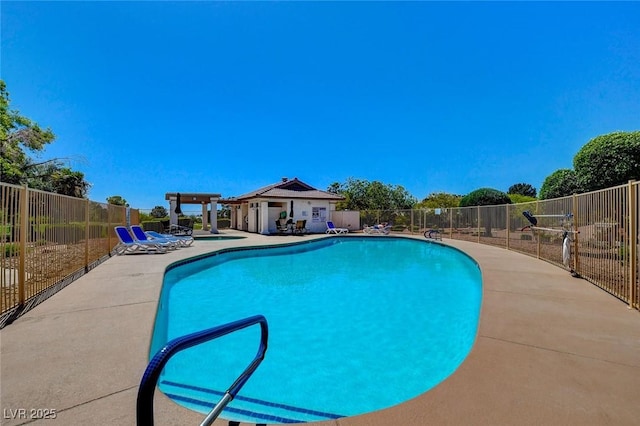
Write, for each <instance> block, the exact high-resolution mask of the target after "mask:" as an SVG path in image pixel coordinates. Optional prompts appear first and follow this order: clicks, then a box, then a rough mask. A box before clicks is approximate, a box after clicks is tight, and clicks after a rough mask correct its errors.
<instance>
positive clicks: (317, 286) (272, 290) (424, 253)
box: [151, 237, 482, 423]
mask: <svg viewBox="0 0 640 426" xmlns="http://www.w3.org/2000/svg"><path fill="white" fill-rule="evenodd" d="M481 294H482V289H481V276H480V270H479V268H478V266H477V264H476V263H475V262H474V261H473V260H472V259H470V258H469V257H467V256H466V255H465V254H463V253H461V252H459V251H457V250H455V249H452V248H450V247H446V246H443V245H441V244H437V243H432V242H428V241H422V240H414V239H407V238H394V237H388V238H370V237H329V238H325V239H321V240H316V241H310V242H305V243H299V244H289V245H286V246H280V247H267V248H257V247H256V248H249V249H247V248H244V249H225V250H223V251H221V252H219V253H217V254H216V255H213V256H210V257H206V258H202V259H199V260H197V261H191V262H188V263H182V264H180V265H178V266H175V265H174V266H173V267H170V268H169V269H168V271H167V272H166V274H165V279H164V285H163V289H162V295H161V298H160V304H159V307H158V313H157V317H156V324H155V329H154V335H153V342H152V348H151V354H152V355H153V354H155V352H156V351H157V350H159V349H160V348H161V347H162V345H164V344H165V343H166V342H167V341H168V340H170V339H173V338H175V337H178V336H182V335H185V334H188V333H191V332H194V331H198V330H202V329H205V328H210V327H213V326H216V325H220V324H223V323H227V322H232V321H235V320H237V319H240V318H245V317H248V316H252V315H256V314H262V315H264V316H265V317H266V318H267V320H268V321H269V349H268V351H267V354H266V357H265V360H264V362H263V363H262V364H261V365H260V367H259V368H258V370H257V371H256V372H255V373H254V375H253V376H252V377H251V379H250V380H249V381H248V382H247V384H246V385H245V386H244V388H243V389H242V391H241V392H240V394H239V395H238V397H237V398H236V399H234V400H233V401H232V402H231V403H230V404H229V406H228V407H227V408H226V409H225V411H224V412H223V414H222V416H221V417H223V418H225V419H228V420H237V421H246V422H253V423H265V422H266V423H291V422H304V421H318V420H328V419H332V418H337V417H342V416H353V415H357V414H361V413H365V412H370V411H374V410H378V409H382V408H386V407H390V406H393V405H396V404H399V403H401V402H404V401H406V400H408V399H410V398H413V397H415V396H417V395H419V394H421V393H423V392H426V391H427V390H429V389H431V388H433V387H434V386H436V385H437V384H438V383H440V382H441V381H443V380H445V379H446V378H447V377H448V376H449V375H450V374H451V373H453V371H455V370H456V368H457V367H458V366H459V365H460V364H461V363H462V361H463V360H464V359H465V357H466V356H467V354H468V353H469V351H470V350H471V347H472V345H473V342H474V341H475V336H476V332H477V328H478V319H479V313H480V304H481ZM258 342H259V329H258V328H250V329H246V330H242V331H240V332H237V333H234V334H231V335H228V336H225V337H223V338H221V339H217V340H215V341H212V342H209V343H206V344H204V345H200V346H197V347H194V348H191V349H189V350H187V351H184V352H182V353H180V354H178V355H176V356H175V357H174V358H173V359H172V360H171V361H170V362H169V364H167V366H166V367H165V370H164V372H163V375H162V377H161V378H160V385H159V387H160V389H161V391H163V392H164V393H165V394H166V395H168V396H169V397H170V398H172V399H173V400H174V401H176V402H178V403H179V404H182V405H185V406H187V407H189V408H192V409H195V410H197V411H201V412H203V413H206V412H208V411H209V410H210V409H211V407H212V406H213V404H215V403H216V402H217V401H218V400H219V399H220V396H221V393H222V392H224V391H225V390H226V389H227V388H228V387H229V385H230V384H231V383H232V382H233V381H234V379H235V378H236V377H237V376H238V375H239V374H240V373H241V372H242V371H243V369H244V368H245V367H246V366H247V365H248V364H249V362H250V361H251V359H252V358H253V356H254V355H255V350H256V348H257V345H258Z"/></svg>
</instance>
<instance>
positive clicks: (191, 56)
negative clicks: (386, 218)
mask: <svg viewBox="0 0 640 426" xmlns="http://www.w3.org/2000/svg"><path fill="white" fill-rule="evenodd" d="M1 8H2V9H1V14H2V22H1V23H2V34H1V35H2V52H1V60H2V62H1V71H2V79H4V80H5V82H6V83H7V88H8V90H9V93H10V97H11V107H12V108H13V109H17V110H19V111H20V112H21V113H22V114H23V115H25V116H27V117H29V118H31V119H32V120H35V121H36V122H38V123H39V124H40V125H41V126H43V127H50V128H51V129H52V130H53V131H54V133H55V134H56V136H57V138H56V140H55V141H54V142H53V143H52V144H51V145H50V146H49V147H48V148H47V150H46V152H45V153H44V154H43V155H42V156H41V158H43V159H47V158H50V157H69V158H71V163H70V165H71V167H72V168H73V169H75V170H80V171H82V172H83V173H84V174H85V177H86V179H87V181H89V182H90V183H91V184H92V188H91V191H90V193H89V198H91V199H92V200H96V201H104V200H105V199H106V197H108V196H110V195H121V196H122V197H124V198H125V199H126V200H127V201H128V202H129V203H130V204H131V206H132V207H137V208H141V209H151V208H152V207H153V206H156V205H163V206H167V203H166V202H165V200H164V194H165V193H166V192H214V193H221V194H222V195H223V197H230V196H236V195H240V194H243V193H245V192H248V191H250V190H252V189H255V188H258V187H261V186H263V185H267V184H271V183H273V182H276V181H278V180H279V179H280V178H281V177H283V176H287V177H290V178H293V177H298V178H299V179H301V180H303V181H304V182H307V183H308V184H310V185H312V186H315V187H317V188H319V189H326V188H327V187H328V186H329V185H330V184H331V183H333V182H341V183H342V182H345V181H346V180H347V179H348V178H349V177H353V178H357V179H366V180H369V181H374V180H378V181H381V182H383V183H385V184H391V185H401V186H403V187H404V188H405V189H407V190H408V191H409V192H410V193H411V194H412V195H413V196H415V197H416V198H418V199H419V200H421V199H423V198H425V197H426V196H427V195H428V194H429V193H432V192H439V191H444V192H450V193H455V194H466V193H468V192H470V191H472V190H474V189H477V188H479V187H492V188H496V189H499V190H503V191H506V190H507V189H508V187H509V186H510V185H512V184H514V183H520V182H525V183H530V184H531V185H533V186H535V187H536V188H537V189H538V190H539V189H540V186H541V185H542V182H543V181H544V179H545V177H547V176H548V175H549V174H551V173H552V172H554V171H555V170H557V169H560V168H572V161H573V156H574V155H575V154H576V152H577V151H578V150H579V149H580V147H582V146H583V145H584V144H585V143H587V142H588V141H589V140H590V139H591V138H593V137H595V136H598V135H601V134H605V133H610V132H613V131H617V130H623V131H633V130H639V129H640V3H638V2H626V3H611V2H587V3H578V2H568V3H557V2H532V3H529V2H524V3H523V2H516V3H508V2H507V3H505V2H492V3H488V2H487V3H485V2H471V3H468V2H444V3H437V2H402V3H399V2H230V3H222V2H183V3H179V2H9V1H3V2H2V4H1Z"/></svg>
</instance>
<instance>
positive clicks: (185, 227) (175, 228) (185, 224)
mask: <svg viewBox="0 0 640 426" xmlns="http://www.w3.org/2000/svg"><path fill="white" fill-rule="evenodd" d="M169 233H170V234H171V235H188V236H190V235H193V219H191V218H179V219H178V224H177V225H174V224H170V225H169Z"/></svg>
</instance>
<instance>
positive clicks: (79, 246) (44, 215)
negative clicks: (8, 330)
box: [0, 182, 139, 328]
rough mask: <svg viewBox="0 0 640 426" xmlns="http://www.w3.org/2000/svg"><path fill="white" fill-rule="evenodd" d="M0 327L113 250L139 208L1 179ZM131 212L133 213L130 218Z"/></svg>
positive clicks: (106, 256) (132, 221)
mask: <svg viewBox="0 0 640 426" xmlns="http://www.w3.org/2000/svg"><path fill="white" fill-rule="evenodd" d="M0 195H1V197H0V244H2V249H1V250H0V266H1V269H2V273H1V275H0V328H2V327H4V325H6V324H7V323H10V322H11V321H13V320H14V319H15V318H17V317H18V316H20V315H21V314H22V313H24V312H26V311H28V310H29V309H31V308H32V307H33V306H35V305H37V304H38V303H40V302H41V301H43V300H45V299H46V298H48V297H49V296H51V295H52V294H54V293H55V292H57V291H58V290H60V289H62V288H64V287H65V286H66V285H68V284H69V283H71V282H72V281H73V280H75V279H76V278H78V277H80V276H81V275H83V274H84V273H86V272H88V271H89V270H90V269H92V268H93V267H94V266H96V265H97V264H98V263H100V262H101V261H103V260H104V259H106V258H108V256H110V255H111V254H112V251H113V249H114V247H115V246H116V245H117V244H118V238H117V236H116V235H115V232H114V227H115V226H117V225H127V224H128V223H137V220H138V217H139V215H138V211H137V210H134V209H127V208H125V207H122V206H115V205H110V204H105V203H98V202H94V201H90V200H86V199H81V198H74V197H68V196H65V195H60V194H53V193H48V192H44V191H39V190H34V189H30V188H28V187H21V186H15V185H10V184H7V183H3V182H0ZM128 216H129V217H128Z"/></svg>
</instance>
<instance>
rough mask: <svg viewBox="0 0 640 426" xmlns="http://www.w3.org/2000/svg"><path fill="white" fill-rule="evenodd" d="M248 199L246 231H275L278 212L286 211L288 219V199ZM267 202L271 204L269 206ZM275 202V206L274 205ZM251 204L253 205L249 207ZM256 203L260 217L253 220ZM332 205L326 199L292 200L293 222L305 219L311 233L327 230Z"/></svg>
mask: <svg viewBox="0 0 640 426" xmlns="http://www.w3.org/2000/svg"><path fill="white" fill-rule="evenodd" d="M247 201H248V217H249V224H248V227H247V228H248V229H247V230H248V231H249V232H258V233H261V234H265V235H266V234H273V233H276V232H277V228H276V220H277V219H278V218H279V217H280V212H282V211H286V212H287V219H290V218H291V217H290V212H291V200H290V199H257V198H256V199H252V200H247ZM269 203H271V204H272V206H271V207H269ZM274 204H276V206H274ZM251 205H253V207H251ZM256 205H258V206H259V207H260V212H259V214H260V219H259V220H258V221H257V222H256V220H255V215H256V213H255V211H256V210H255V209H256ZM332 209H333V205H332V204H331V203H330V202H329V201H326V200H293V218H291V219H292V220H293V222H294V223H295V222H296V221H298V220H306V221H307V223H306V229H307V231H308V232H311V233H323V232H325V231H326V230H327V225H326V221H327V220H330V219H329V218H330V217H331V211H332Z"/></svg>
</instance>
